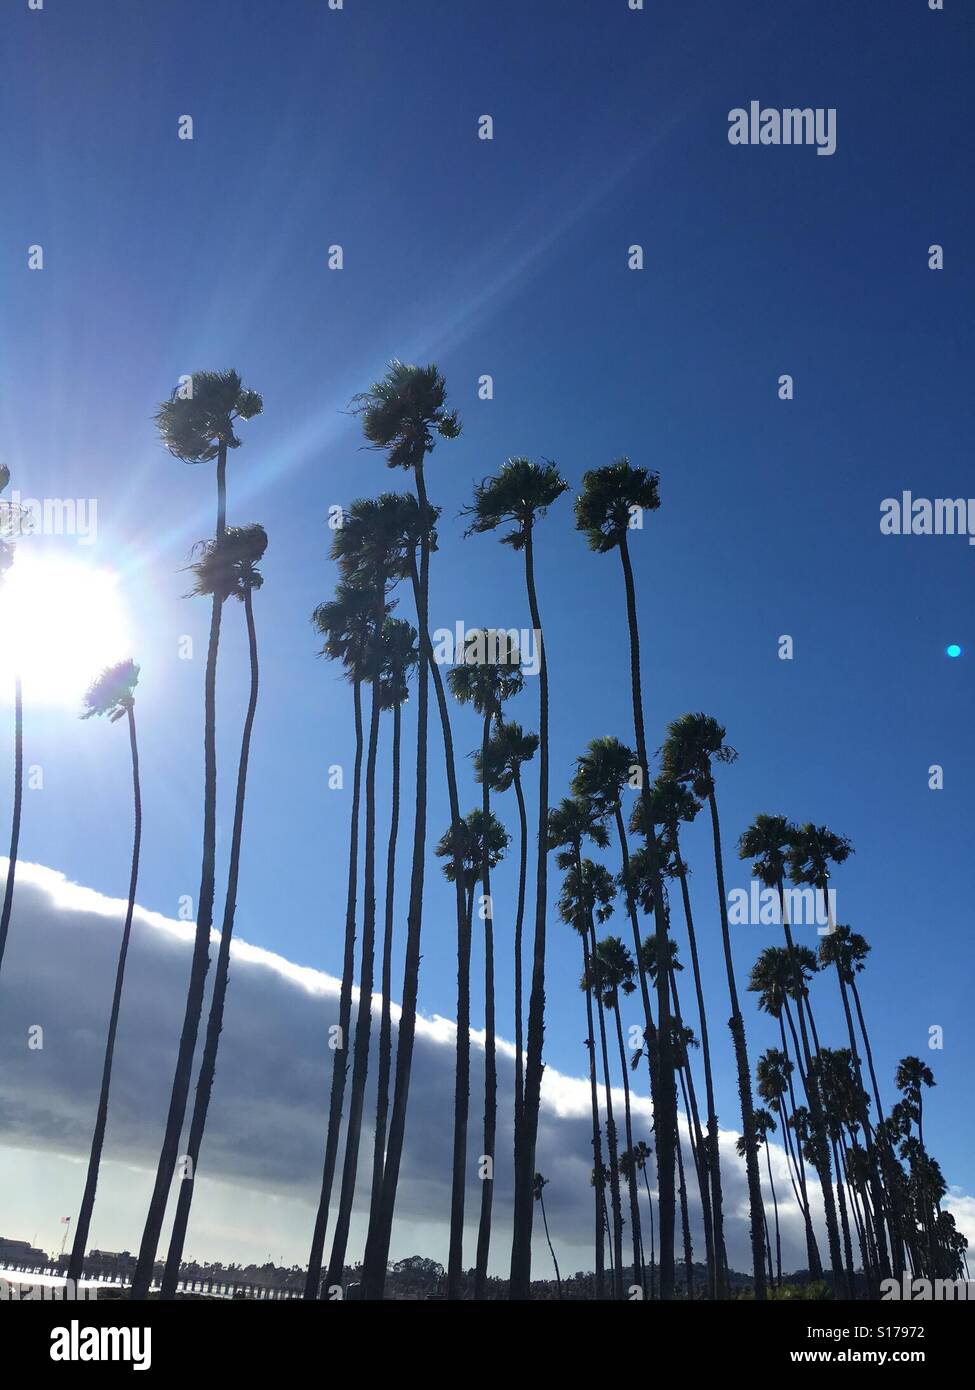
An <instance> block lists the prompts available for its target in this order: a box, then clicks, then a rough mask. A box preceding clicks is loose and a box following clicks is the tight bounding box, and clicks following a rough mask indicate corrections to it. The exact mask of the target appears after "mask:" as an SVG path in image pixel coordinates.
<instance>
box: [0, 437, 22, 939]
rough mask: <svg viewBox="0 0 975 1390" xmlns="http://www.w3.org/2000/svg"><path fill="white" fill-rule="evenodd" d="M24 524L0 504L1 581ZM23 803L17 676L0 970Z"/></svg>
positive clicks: (1, 471)
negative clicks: (12, 799)
mask: <svg viewBox="0 0 975 1390" xmlns="http://www.w3.org/2000/svg"><path fill="white" fill-rule="evenodd" d="M9 482H10V469H9V468H8V467H7V465H6V464H5V463H0V492H3V490H4V489H5V488H6V486H7V484H8V483H9ZM22 525H23V521H22V518H21V517H20V515H19V514H18V512H17V510H16V508H14V507H12V506H11V505H10V504H9V503H7V502H4V503H2V504H0V582H2V580H3V576H4V575H5V574H6V572H7V570H8V569H9V568H10V566H11V564H12V563H13V558H14V547H13V538H14V537H15V536H17V535H20V534H21V530H22ZM23 801H24V691H23V686H22V684H21V680H20V676H19V675H18V676H17V677H16V678H15V680H14V805H13V817H12V820H11V826H10V853H9V855H8V857H7V881H6V886H5V887H4V891H3V907H2V909H0V967H2V966H3V953H4V951H5V949H6V946H7V932H8V931H9V930H10V915H11V913H12V911H13V903H14V880H15V878H16V877H17V853H18V850H19V848H20V818H21V812H22V809H23Z"/></svg>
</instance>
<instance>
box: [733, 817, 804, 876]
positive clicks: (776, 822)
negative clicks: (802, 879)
mask: <svg viewBox="0 0 975 1390" xmlns="http://www.w3.org/2000/svg"><path fill="white" fill-rule="evenodd" d="M795 839H796V827H795V826H794V825H793V824H792V822H791V821H789V820H786V818H785V816H767V815H764V814H762V815H758V816H756V817H755V819H754V821H753V822H752V823H751V825H750V826H749V827H748V829H747V830H746V831H745V832H744V834H743V835H742V836H741V838H740V839H739V841H738V858H739V859H754V860H755V863H754V864H753V866H752V874H753V875H754V877H755V878H757V879H758V880H759V882H760V883H764V884H765V886H766V888H775V887H777V886H778V884H780V883H781V882H782V880H783V878H784V877H785V870H786V864H787V862H788V858H789V855H790V853H791V852H792V847H793V845H794V844H795Z"/></svg>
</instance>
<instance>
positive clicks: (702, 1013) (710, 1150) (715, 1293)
mask: <svg viewBox="0 0 975 1390" xmlns="http://www.w3.org/2000/svg"><path fill="white" fill-rule="evenodd" d="M674 847H675V850H676V859H677V868H678V878H679V880H680V891H681V899H682V901H683V904H684V921H685V923H686V924H687V942H688V945H689V947H690V951H691V967H692V970H693V974H694V992H695V994H696V996H697V1013H698V1023H699V1025H700V1033H701V1053H702V1056H703V1058H704V1090H705V1096H706V1099H707V1103H708V1133H707V1139H706V1141H705V1144H706V1153H707V1169H708V1172H709V1175H710V1179H711V1228H712V1232H713V1236H712V1239H713V1244H714V1267H713V1270H712V1288H711V1297H712V1298H725V1297H726V1296H727V1271H726V1269H725V1266H724V1255H723V1252H724V1196H723V1192H722V1187H721V1155H720V1151H719V1147H718V1114H717V1110H716V1109H715V1104H714V1076H713V1073H712V1071H711V1044H710V1042H709V1040H708V1015H707V1009H706V1008H705V1007H704V986H703V984H702V981H701V966H700V962H699V960H698V954H697V934H696V932H695V930H694V916H693V913H692V911H691V895H690V892H689V890H688V886H687V870H686V868H685V867H684V861H683V860H682V859H681V857H680V845H679V843H678V842H677V839H676V836H675V839H674Z"/></svg>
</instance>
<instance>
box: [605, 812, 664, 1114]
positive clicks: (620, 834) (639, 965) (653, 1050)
mask: <svg viewBox="0 0 975 1390" xmlns="http://www.w3.org/2000/svg"><path fill="white" fill-rule="evenodd" d="M614 819H615V822H616V834H617V838H618V839H619V842H620V858H621V860H622V866H623V874H622V879H623V895H624V897H625V899H626V915H627V916H628V917H629V919H630V930H631V932H632V933H633V959H634V961H635V962H636V969H637V977H638V979H639V981H640V999H641V1001H642V1003H643V1020H644V1032H643V1036H644V1040H645V1042H646V1045H647V1069H648V1071H649V1073H650V1103H651V1106H652V1107H653V1113H654V1115H655V1116H656V1114H657V1113H658V1111H657V1065H658V1057H659V1043H658V1041H657V1029H656V1026H655V1024H654V1020H653V1010H652V1008H651V1006H650V989H649V986H648V984H647V972H646V969H645V967H644V964H643V942H642V940H641V938H640V922H639V918H638V917H637V910H636V898H635V897H634V893H633V885H632V883H631V882H630V847H629V844H628V842H627V838H626V827H625V826H624V824H623V812H622V809H621V808H620V806H619V805H617V807H616V812H615V816H614ZM624 1070H625V1068H624Z"/></svg>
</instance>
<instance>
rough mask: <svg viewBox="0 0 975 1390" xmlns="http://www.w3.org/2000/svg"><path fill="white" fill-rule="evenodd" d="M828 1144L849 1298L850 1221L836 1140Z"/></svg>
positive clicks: (851, 1287) (853, 1292) (851, 1283)
mask: <svg viewBox="0 0 975 1390" xmlns="http://www.w3.org/2000/svg"><path fill="white" fill-rule="evenodd" d="M830 1143H831V1145H832V1151H833V1164H834V1166H835V1168H836V1197H837V1203H838V1206H839V1211H840V1230H841V1232H842V1235H843V1256H844V1258H845V1260H846V1286H847V1291H848V1293H849V1296H850V1297H851V1298H855V1297H856V1286H855V1284H854V1279H853V1271H854V1263H853V1241H852V1240H851V1238H850V1220H849V1216H848V1214H847V1209H846V1185H845V1183H844V1182H843V1170H842V1168H841V1167H840V1158H839V1154H838V1153H837V1149H836V1140H835V1139H833V1138H831V1139H830Z"/></svg>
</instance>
